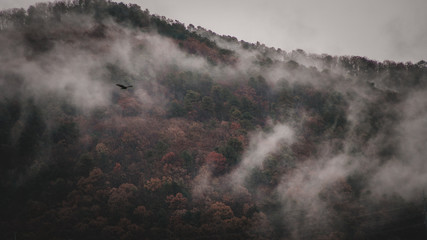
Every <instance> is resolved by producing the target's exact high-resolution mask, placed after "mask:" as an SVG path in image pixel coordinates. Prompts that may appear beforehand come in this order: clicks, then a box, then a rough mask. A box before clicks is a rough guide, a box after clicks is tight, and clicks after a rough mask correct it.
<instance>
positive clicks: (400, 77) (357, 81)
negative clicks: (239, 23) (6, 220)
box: [0, 1, 427, 239]
mask: <svg viewBox="0 0 427 240" xmlns="http://www.w3.org/2000/svg"><path fill="white" fill-rule="evenodd" d="M101 3H102V1H101V2H100V3H97V4H100V5H96V4H95V5H93V6H89V5H88V6H85V7H87V8H90V7H92V8H94V9H95V10H91V11H92V12H91V11H89V10H88V13H85V12H84V11H83V10H82V9H83V6H80V5H81V4H80V5H78V4H77V2H76V3H75V4H76V6H75V7H76V9H77V10H73V11H75V12H72V11H71V10H69V12H65V13H61V14H60V21H55V20H54V19H55V15H53V14H52V15H49V14H48V13H49V11H50V10H47V9H50V8H49V6H52V5H48V4H45V5H43V4H39V5H37V6H36V7H37V9H38V11H41V12H43V9H44V11H46V14H45V15H43V14H41V16H43V17H41V18H40V19H38V18H35V19H36V20H37V19H38V20H37V21H38V22H37V21H36V20H34V22H31V21H30V22H29V23H27V22H25V21H24V23H21V24H23V25H19V24H18V23H19V21H18V20H16V21H18V23H16V22H14V21H15V20H10V19H8V18H5V19H6V20H5V21H4V26H3V25H2V29H1V30H0V52H1V54H0V89H1V90H2V93H3V94H2V96H1V97H0V103H1V104H2V105H1V109H0V110H1V111H2V113H4V116H5V117H4V120H2V121H3V122H4V123H5V125H4V126H5V127H3V128H2V131H1V134H2V135H1V137H2V139H1V140H2V142H1V147H2V148H1V150H2V152H3V153H4V155H5V156H7V160H5V161H4V162H5V163H4V165H5V166H6V168H5V170H3V171H2V173H3V176H2V178H1V183H2V188H4V189H12V190H10V192H14V189H15V188H16V189H24V190H20V191H22V192H29V193H28V194H27V195H25V194H24V196H26V197H27V198H28V200H27V199H26V198H25V197H24V198H22V204H24V205H25V204H26V205H28V206H30V207H28V208H34V209H38V210H37V211H40V212H43V210H40V209H49V208H50V206H44V205H43V207H40V208H36V207H33V205H36V203H37V204H40V206H41V205H42V202H43V201H42V200H41V199H49V201H52V204H53V205H54V204H56V205H54V206H57V207H56V208H55V207H52V209H54V208H55V210H52V211H57V212H58V213H57V216H58V218H61V221H64V222H67V221H68V220H67V217H68V216H71V215H72V214H73V213H71V212H72V211H71V210H70V209H72V208H73V206H76V207H75V208H80V206H85V207H86V205H85V204H87V206H90V211H91V212H92V213H93V214H94V216H96V217H97V218H96V219H97V221H98V222H96V224H95V223H94V222H93V221H92V219H86V220H85V221H86V222H87V225H88V226H89V225H90V226H92V225H97V224H98V225H99V226H103V227H105V228H103V231H104V232H103V234H104V235H105V236H108V233H109V231H113V230H111V229H112V228H111V227H112V226H116V225H117V226H119V225H120V227H122V228H123V229H126V227H124V226H133V227H134V228H133V229H131V228H130V227H129V230H128V231H129V232H132V234H134V235H132V237H134V238H136V236H144V235H143V234H142V233H143V232H144V231H145V232H144V233H147V234H151V235H150V236H157V235H156V234H158V233H157V232H158V229H168V231H170V232H173V233H176V234H182V235H179V236H186V235H185V234H186V233H185V231H183V230H182V229H187V230H188V231H189V232H192V231H193V232H194V233H200V232H204V233H206V234H207V235H209V234H212V236H214V234H216V233H215V231H216V230H218V229H220V230H221V229H222V230H221V231H226V230H224V229H227V231H234V232H233V233H234V234H242V236H247V237H248V238H253V239H261V238H269V237H270V238H272V239H301V238H310V237H318V238H319V239H321V238H322V237H323V239H325V238H327V237H330V238H333V237H336V238H337V239H349V238H350V237H351V236H355V238H356V239H358V238H366V237H370V236H374V237H375V236H380V235H375V234H376V233H372V232H374V231H372V228H376V229H382V228H385V229H389V228H390V227H389V226H394V225H393V224H399V221H401V220H400V219H401V216H400V215H399V214H404V213H405V214H406V212H404V211H403V210H402V211H400V212H397V213H396V214H394V213H395V212H394V210H393V212H392V213H393V214H394V215H393V214H391V213H389V212H390V211H392V210H391V209H396V208H397V209H402V208H405V209H409V210H408V212H416V213H417V214H418V215H416V214H415V216H416V217H419V216H421V215H420V213H421V211H419V209H420V206H421V202H422V199H421V195H422V192H423V191H424V189H426V188H427V181H426V180H427V174H426V172H427V164H426V163H425V160H424V156H425V155H426V154H427V152H426V150H425V143H426V141H427V139H426V136H427V132H426V130H425V125H426V123H427V112H426V110H425V109H427V95H426V86H427V85H426V81H427V73H426V67H425V66H424V65H422V63H420V64H412V63H406V64H403V63H396V62H392V61H384V62H376V61H373V60H370V59H367V58H363V57H339V56H332V55H327V54H322V55H319V54H315V53H311V52H305V51H304V50H301V49H299V50H295V51H289V52H287V51H283V50H279V49H275V48H273V47H269V46H266V45H264V44H262V43H259V42H258V43H255V44H254V43H250V42H245V41H243V40H241V41H239V40H237V38H233V37H230V36H220V35H218V34H215V33H213V32H212V31H209V30H206V29H204V28H203V27H197V28H196V27H194V26H192V25H191V26H188V27H186V26H185V25H183V24H181V23H180V22H177V21H172V20H169V19H166V18H162V17H159V16H155V15H149V13H148V12H144V11H142V10H141V9H140V8H138V7H135V6H132V5H118V4H117V5H114V4H112V3H109V4H111V6H113V7H111V8H110V9H108V11H107V10H105V9H104V10H102V7H105V6H107V5H108V4H106V5H105V6H103V5H102V4H101ZM70 6H71V5H70ZM114 7H117V8H118V9H120V8H122V9H125V8H126V9H128V10H129V9H131V10H132V11H135V12H137V13H138V14H140V15H137V14H136V15H137V16H138V17H135V19H136V20H135V19H132V20H129V19H126V18H125V17H123V16H122V15H114V14H117V12H120V11H117V12H115V10H116V9H115V8H114ZM97 8H99V9H101V10H99V9H97ZM70 9H71V7H70ZM106 9H107V8H106ZM131 10H129V12H131ZM52 11H53V10H52ZM79 11H80V12H79ZM96 11H98V12H96ZM102 11H104V12H102ZM25 14H27V15H28V13H25ZM25 14H24V16H27V15H25ZM103 14H104V15H103ZM109 14H110V15H109ZM6 15H7V14H6ZM6 15H5V16H6ZM129 15H131V14H129ZM7 16H9V15H7ZM11 16H15V15H13V14H11ZM18 16H19V15H18ZM28 16H29V15H28ZM28 16H27V17H28ZM289 17H292V16H289ZM121 18H124V19H125V20H123V19H121ZM141 19H142V20H141ZM132 21H133V22H132ZM38 24H39V25H38ZM40 26H43V27H44V28H42V27H40ZM296 26H298V25H296ZM307 31H309V30H307ZM307 34H309V33H307ZM309 35H310V34H309ZM313 41H317V40H316V39H314V40H313ZM308 50H312V49H310V48H308ZM116 83H120V84H124V85H132V87H130V88H129V89H127V90H121V89H119V88H118V87H117V86H115V84H116ZM52 169H53V170H52ZM46 172H47V173H49V174H46ZM34 179H35V180H37V181H35V180H34ZM40 179H42V180H40ZM32 181H34V182H36V184H38V182H40V185H42V187H41V186H36V188H37V187H38V188H40V189H48V190H46V191H47V193H45V192H43V191H42V192H43V194H40V196H39V195H37V194H35V193H32V192H31V191H30V190H28V189H30V188H31V186H32V185H31V182H32ZM43 184H45V185H48V186H49V187H46V188H44V186H43ZM28 186H30V187H28ZM51 189H57V190H58V189H60V190H58V191H57V192H60V194H62V195H60V196H55V197H56V198H49V196H53V195H54V194H51V193H50V192H48V191H50V190H51ZM8 191H9V190H8ZM55 191H56V190H55ZM14 194H15V193H14ZM32 194H33V195H32ZM49 194H50V195H49ZM79 194H80V195H82V196H83V197H75V196H79ZM92 195H93V196H92ZM119 195H120V197H119ZM11 196H12V195H11ZM13 196H14V195H13ZM33 196H37V197H34V199H36V200H34V201H33V200H30V199H31V197H33ZM46 196H47V197H46ZM52 199H55V200H52ZM79 199H83V200H82V201H83V202H79V201H80V200H79ZM147 199H148V200H147ZM6 200H8V199H6ZM6 200H4V201H6ZM56 200H57V201H58V202H61V201H62V203H61V204H60V203H56V202H55V201H56ZM2 201H3V199H2ZM84 201H86V202H84ZM74 202H76V203H75V204H74ZM16 204H17V205H16V206H14V207H16V208H18V207H19V203H16ZM31 204H33V205H31ZM73 204H74V205H73ZM79 204H80V205H79ZM103 204H104V205H105V206H106V208H108V210H107V212H108V213H102V211H100V210H99V208H100V206H104V205H103ZM77 206H79V207H77ZM86 208H89V207H86ZM64 209H65V210H64ZM81 209H83V208H81ZM159 209H161V210H159ZM4 211H6V210H4ZM37 211H34V212H36V213H31V214H35V215H34V216H36V215H37V214H38V212H37ZM73 211H74V210H73ZM378 212H381V213H387V214H383V215H381V214H378ZM55 214H56V213H55ZM67 214H68V215H67ZM103 214H104V215H103ZM110 215H111V216H113V217H111V219H110V222H108V221H107V220H105V221H104V220H103V218H105V219H107V218H108V219H109V217H110ZM23 216H25V215H23ZM31 216H33V215H31ZM64 216H65V217H64ZM76 216H77V215H76ZM153 216H154V217H153ZM365 216H372V219H373V218H378V219H380V220H381V221H379V222H380V223H378V224H377V225H375V224H373V223H372V221H371V219H367V220H364V217H365ZM150 217H153V219H155V221H154V220H153V221H152V223H149V224H148V223H146V222H147V221H146V220H147V219H149V218H150ZM76 218H77V219H78V217H76ZM70 219H71V217H70ZM14 221H15V222H14V223H13V224H15V225H14V226H13V228H15V229H16V228H19V226H20V224H21V222H20V221H23V220H21V219H19V216H18V217H17V218H16V219H15V220H14ZM73 221H74V220H73ZM127 221H130V222H131V221H133V222H135V226H136V225H138V224H139V225H138V226H137V227H135V226H134V225H132V224H130V223H129V224H128V223H126V222H127ZM416 221H418V219H417V220H416ZM107 222H108V224H109V225H108V224H107ZM211 222H215V224H211ZM404 223H405V222H404V221H403V220H402V224H404ZM79 224H80V223H79ZM79 224H77V223H76V224H75V226H74V225H73V229H77V230H76V232H79V231H80V232H79V234H80V233H82V234H83V235H84V233H85V231H86V230H85V229H89V227H87V226H83V225H79ZM85 224H86V223H85ZM102 224H104V225H105V226H104V225H102ZM144 224H145V225H144ZM150 224H152V225H150ZM155 224H157V225H155ZM411 224H412V223H411ZM414 224H419V223H418V222H416V223H414ZM98 225H97V226H98ZM350 225H351V228H349V226H350ZM406 225H408V226H410V223H406ZM159 226H161V227H159ZM222 226H226V227H222ZM236 226H237V227H236ZM255 226H256V227H255ZM11 228H12V227H11ZM139 228H141V229H144V230H135V229H139ZM199 228H200V229H201V230H200V229H199ZM216 228H217V229H216ZM252 228H254V229H255V230H253V229H252ZM41 229H42V228H41ZM58 229H61V228H58ZM196 229H197V230H196ZM215 229H216V230H215ZM230 229H231V230H230ZM124 231H125V230H123V232H124ZM198 231H199V232H198ZM117 232H119V233H120V232H121V231H117ZM183 232H184V233H183ZM8 233H10V231H8ZM8 233H6V234H8ZM119 233H117V234H119ZM138 234H139V235H138ZM244 234H246V235H244ZM27 236H29V235H27ZM117 236H119V235H117ZM227 236H229V235H227ZM230 236H231V235H230ZM381 236H383V237H384V236H385V237H387V236H388V235H381ZM132 237H131V238H132Z"/></svg>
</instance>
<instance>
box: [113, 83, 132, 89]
mask: <svg viewBox="0 0 427 240" xmlns="http://www.w3.org/2000/svg"><path fill="white" fill-rule="evenodd" d="M116 86H119V87H120V88H121V89H127V88H130V87H132V85H129V86H125V85H122V84H119V83H117V84H116Z"/></svg>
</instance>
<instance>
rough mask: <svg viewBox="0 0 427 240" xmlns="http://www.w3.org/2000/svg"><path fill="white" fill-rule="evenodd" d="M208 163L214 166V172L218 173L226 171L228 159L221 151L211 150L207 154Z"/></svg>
mask: <svg viewBox="0 0 427 240" xmlns="http://www.w3.org/2000/svg"><path fill="white" fill-rule="evenodd" d="M206 163H207V164H208V166H210V167H211V168H212V171H213V173H214V174H215V175H217V174H221V173H223V172H224V171H225V167H226V164H227V159H226V158H225V157H224V156H223V155H222V154H221V153H217V152H210V153H209V154H208V155H207V156H206Z"/></svg>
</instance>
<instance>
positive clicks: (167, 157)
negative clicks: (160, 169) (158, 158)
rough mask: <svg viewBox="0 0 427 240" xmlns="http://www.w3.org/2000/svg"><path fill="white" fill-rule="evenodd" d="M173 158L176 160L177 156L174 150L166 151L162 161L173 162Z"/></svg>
mask: <svg viewBox="0 0 427 240" xmlns="http://www.w3.org/2000/svg"><path fill="white" fill-rule="evenodd" d="M175 160H177V157H176V154H175V153H174V152H168V153H166V154H165V155H164V156H163V157H162V162H163V163H174V162H175Z"/></svg>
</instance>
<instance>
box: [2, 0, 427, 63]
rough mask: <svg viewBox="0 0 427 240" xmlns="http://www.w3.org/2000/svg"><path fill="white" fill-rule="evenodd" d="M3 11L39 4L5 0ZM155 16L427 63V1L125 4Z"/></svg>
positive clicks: (292, 45)
mask: <svg viewBox="0 0 427 240" xmlns="http://www.w3.org/2000/svg"><path fill="white" fill-rule="evenodd" d="M0 1H1V2H0V8H2V9H4V8H11V7H24V8H27V7H28V6H29V4H33V3H35V2H38V1H37V0H0ZM123 2H126V3H137V4H138V5H140V6H141V7H142V8H143V9H145V8H147V9H149V10H150V12H151V13H155V14H159V15H162V16H166V17H168V18H171V19H176V20H179V21H180V22H183V23H185V24H190V23H192V24H194V25H195V26H202V27H204V28H206V29H210V30H212V31H214V32H216V33H218V34H225V35H231V36H235V37H237V38H238V39H239V40H245V41H248V42H257V41H259V42H260V43H264V44H266V45H267V46H272V47H277V48H282V49H283V50H286V51H291V50H293V49H297V48H301V49H303V50H305V51H307V52H314V53H328V54H332V55H359V56H366V57H369V58H372V59H376V60H385V59H391V60H396V61H412V62H418V61H419V60H422V59H424V60H427V14H426V10H427V0H359V1H353V0H351V1H350V0H322V1H319V0H298V1H297V0H227V1H223V0H217V1H203V0H179V1H178V0H123Z"/></svg>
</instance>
